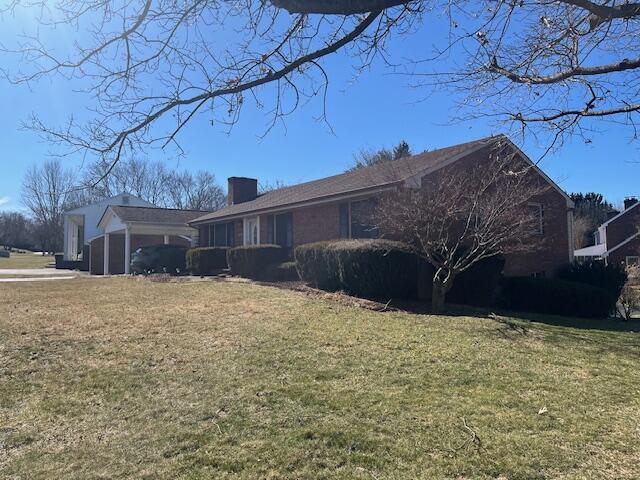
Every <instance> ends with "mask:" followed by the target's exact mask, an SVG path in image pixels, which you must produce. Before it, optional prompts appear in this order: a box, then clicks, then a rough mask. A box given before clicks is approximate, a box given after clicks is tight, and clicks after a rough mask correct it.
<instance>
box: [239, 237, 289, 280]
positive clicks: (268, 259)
mask: <svg viewBox="0 0 640 480" xmlns="http://www.w3.org/2000/svg"><path fill="white" fill-rule="evenodd" d="M285 257H286V250H283V249H282V248H281V247H280V246H279V245H249V246H246V247H235V248H230V249H228V250H227V264H228V265H229V269H230V270H231V273H232V274H233V275H239V276H241V277H246V278H252V279H254V280H262V279H266V277H267V267H269V266H270V265H273V264H279V263H281V262H282V261H284V260H285Z"/></svg>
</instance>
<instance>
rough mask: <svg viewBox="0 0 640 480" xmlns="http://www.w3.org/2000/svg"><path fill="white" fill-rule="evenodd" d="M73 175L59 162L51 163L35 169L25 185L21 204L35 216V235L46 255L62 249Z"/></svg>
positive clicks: (31, 169) (26, 176)
mask: <svg viewBox="0 0 640 480" xmlns="http://www.w3.org/2000/svg"><path fill="white" fill-rule="evenodd" d="M73 185H74V182H73V174H72V172H71V171H70V170H67V169H65V168H64V167H63V166H62V163H61V162H60V160H58V159H55V160H49V161H46V162H44V163H43V164H42V165H41V166H35V165H34V166H33V167H31V168H30V169H29V170H27V173H26V175H25V177H24V180H23V182H22V203H23V204H24V205H25V207H27V208H28V209H29V210H30V211H31V214H32V216H33V220H34V223H35V234H36V236H37V238H38V240H39V244H40V246H41V248H42V250H43V251H48V252H53V251H56V250H59V249H60V248H61V247H62V236H63V234H62V221H63V219H62V214H63V212H64V211H65V210H67V209H68V208H71V207H73V206H74V205H70V203H69V200H70V198H71V197H70V192H71V191H72V190H73Z"/></svg>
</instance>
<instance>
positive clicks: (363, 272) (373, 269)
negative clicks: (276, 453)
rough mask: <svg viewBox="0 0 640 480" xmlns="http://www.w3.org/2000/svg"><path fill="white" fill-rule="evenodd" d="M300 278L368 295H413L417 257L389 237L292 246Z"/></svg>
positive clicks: (324, 285) (353, 293)
mask: <svg viewBox="0 0 640 480" xmlns="http://www.w3.org/2000/svg"><path fill="white" fill-rule="evenodd" d="M295 259H296V264H297V266H298V273H299V274H300V278H302V280H304V281H305V282H307V283H309V284H311V285H313V286H315V287H318V288H321V289H323V290H329V291H336V290H342V291H344V292H346V293H349V294H351V295H356V296H360V297H368V298H414V297H415V296H416V288H417V282H416V279H417V267H418V264H417V259H416V256H415V255H414V254H413V252H412V250H411V249H410V248H409V247H407V246H406V245H404V244H403V243H400V242H394V241H390V240H382V239H375V240H339V241H329V242H317V243H311V244H307V245H301V246H299V247H297V248H296V249H295Z"/></svg>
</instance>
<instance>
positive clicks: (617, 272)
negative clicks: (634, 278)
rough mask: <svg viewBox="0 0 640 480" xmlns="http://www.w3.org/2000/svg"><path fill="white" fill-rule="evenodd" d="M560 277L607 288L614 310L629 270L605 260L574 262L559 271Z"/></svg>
mask: <svg viewBox="0 0 640 480" xmlns="http://www.w3.org/2000/svg"><path fill="white" fill-rule="evenodd" d="M558 278H560V279H562V280H567V281H569V282H577V283H584V284H587V285H591V286H593V287H598V288H602V289H604V290H606V291H607V292H609V295H610V296H611V310H612V311H613V310H614V309H615V306H616V302H617V300H618V298H620V293H621V292H622V289H623V288H624V285H625V283H627V272H626V271H625V269H624V267H623V266H622V265H619V264H615V265H605V263H604V262H587V263H572V264H571V265H568V266H566V267H565V268H563V269H561V270H560V271H559V272H558Z"/></svg>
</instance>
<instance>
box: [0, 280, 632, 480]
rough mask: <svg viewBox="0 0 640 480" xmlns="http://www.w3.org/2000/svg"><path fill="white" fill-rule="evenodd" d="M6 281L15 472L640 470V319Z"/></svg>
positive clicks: (2, 393) (2, 354) (202, 474)
mask: <svg viewBox="0 0 640 480" xmlns="http://www.w3.org/2000/svg"><path fill="white" fill-rule="evenodd" d="M0 298H1V300H2V301H0V331H1V332H2V337H1V338H2V341H1V342H0V369H1V371H0V419H1V420H0V477H2V478H29V479H49V478H73V479H91V478H113V479H118V478H143V479H174V478H182V479H200V478H202V479H204V478H207V479H208V478H216V479H218V478H233V479H254V478H265V479H266V478H274V479H275V478H291V479H294V478H309V479H316V478H326V479H334V478H342V479H353V478H355V479H374V478H378V479H383V478H384V479H404V478H425V479H433V478H452V479H476V478H479V479H484V478H487V479H488V478H492V479H496V478H499V479H502V480H505V479H509V480H516V479H545V478H549V479H551V478H553V479H557V478H562V479H605V478H616V479H637V478H639V477H640V427H639V424H638V418H640V335H638V334H637V333H632V332H624V331H621V332H616V331H607V330H603V329H602V328H603V325H600V328H601V329H600V330H598V329H596V328H594V329H585V328H575V327H565V326H562V327H561V326H554V325H547V324H543V323H537V322H531V323H529V322H521V321H518V320H515V321H514V322H515V323H513V324H509V323H508V324H505V323H503V322H499V321H496V320H492V319H487V318H476V317H471V316H462V315H459V316H455V317H453V316H449V317H447V316H429V315H412V314H408V313H397V312H387V313H377V312H371V311H367V310H363V309H358V308H355V307H349V306H344V305H341V304H338V303H333V302H331V301H328V300H322V299H314V298H310V297H306V296H304V295H302V294H299V293H294V292H290V291H286V290H280V289H276V288H272V287H266V286H257V285H252V284H239V283H223V282H201V283H199V282H193V283H189V282H184V283H150V282H147V281H144V280H135V279H129V278H111V279H90V278H89V279H78V280H67V281H64V282H49V283H42V284H37V283H36V284H5V285H2V286H0ZM543 320H547V321H548V320H550V319H549V318H546V319H544V318H543ZM551 320H552V319H551ZM514 325H515V326H521V325H524V326H525V328H526V332H523V331H522V330H520V329H518V328H512V327H514ZM576 325H577V327H580V324H579V323H577V324H576ZM590 326H593V327H597V326H596V325H595V324H593V323H591V324H590ZM540 412H543V413H540ZM465 424H466V426H465Z"/></svg>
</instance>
